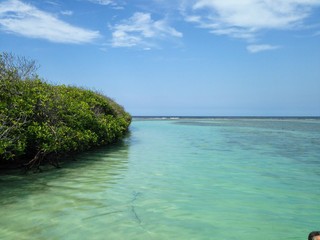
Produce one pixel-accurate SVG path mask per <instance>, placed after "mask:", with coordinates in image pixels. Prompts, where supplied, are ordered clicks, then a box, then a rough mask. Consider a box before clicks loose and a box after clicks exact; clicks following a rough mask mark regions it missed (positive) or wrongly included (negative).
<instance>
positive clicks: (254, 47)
mask: <svg viewBox="0 0 320 240" xmlns="http://www.w3.org/2000/svg"><path fill="white" fill-rule="evenodd" d="M278 48H280V46H272V45H268V44H259V45H249V46H247V50H248V51H249V52H251V53H257V52H261V51H267V50H275V49H278Z"/></svg>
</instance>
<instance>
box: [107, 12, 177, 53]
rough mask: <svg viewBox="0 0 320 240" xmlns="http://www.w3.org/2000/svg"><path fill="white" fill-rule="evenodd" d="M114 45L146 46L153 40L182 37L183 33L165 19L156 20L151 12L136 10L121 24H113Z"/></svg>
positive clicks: (148, 46)
mask: <svg viewBox="0 0 320 240" xmlns="http://www.w3.org/2000/svg"><path fill="white" fill-rule="evenodd" d="M111 29H112V30H113V33H112V46H113V47H133V46H145V47H146V48H150V46H151V45H153V44H152V42H151V41H152V40H156V39H166V38H168V37H182V33H181V32H178V31H177V30H176V29H174V28H172V27H170V26H169V25H168V24H167V22H166V20H165V19H162V20H158V21H154V20H153V19H152V18H151V15H150V14H149V13H141V12H136V13H135V14H134V15H133V16H132V17H131V18H129V19H128V20H125V21H123V22H122V23H121V24H116V25H115V26H111Z"/></svg>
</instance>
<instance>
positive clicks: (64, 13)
mask: <svg viewBox="0 0 320 240" xmlns="http://www.w3.org/2000/svg"><path fill="white" fill-rule="evenodd" d="M60 13H61V14H62V15H68V16H71V15H72V14H73V12H72V11H61V12H60Z"/></svg>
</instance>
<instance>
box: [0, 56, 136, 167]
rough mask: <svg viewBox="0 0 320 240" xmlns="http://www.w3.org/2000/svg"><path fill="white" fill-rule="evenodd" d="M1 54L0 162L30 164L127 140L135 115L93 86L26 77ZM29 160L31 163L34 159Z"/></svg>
mask: <svg viewBox="0 0 320 240" xmlns="http://www.w3.org/2000/svg"><path fill="white" fill-rule="evenodd" d="M16 71H17V70H16V69H7V68H6V66H5V62H4V61H3V58H2V56H1V55H0V160H2V161H5V160H6V161H10V160H16V159H29V160H30V159H31V161H30V162H32V160H33V161H38V162H39V164H40V160H41V161H42V160H43V159H46V157H48V156H51V157H52V156H58V155H60V154H62V153H66V152H75V151H83V150H87V149H90V148H92V147H96V146H101V145H106V144H109V143H112V142H115V141H117V140H118V139H121V138H122V137H123V136H124V134H125V133H126V131H127V129H128V126H129V124H130V122H131V116H130V115H129V114H128V113H126V112H125V111H124V109H123V108H122V107H121V106H119V105H118V104H117V103H115V102H114V101H112V100H111V99H109V98H107V97H105V96H103V95H101V94H98V93H95V92H93V91H90V90H85V89H80V88H77V87H69V86H65V85H61V86H53V85H50V84H47V83H46V82H43V81H41V80H40V79H39V78H38V77H37V76H34V77H32V78H26V79H25V80H21V78H20V77H19V75H18V74H16ZM30 162H29V163H30Z"/></svg>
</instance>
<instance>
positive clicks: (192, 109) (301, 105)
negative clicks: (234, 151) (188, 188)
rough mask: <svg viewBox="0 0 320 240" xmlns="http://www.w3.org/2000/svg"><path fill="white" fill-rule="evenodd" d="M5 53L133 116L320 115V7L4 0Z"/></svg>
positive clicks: (259, 1)
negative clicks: (100, 95) (98, 94)
mask: <svg viewBox="0 0 320 240" xmlns="http://www.w3.org/2000/svg"><path fill="white" fill-rule="evenodd" d="M0 47H1V48H0V51H7V52H13V53H15V54H18V55H23V56H27V57H29V58H31V59H35V60H37V61H38V63H39V64H40V65H41V68H40V69H39V75H40V77H42V78H44V79H45V80H46V81H48V82H51V83H55V84H66V85H76V86H84V87H87V88H89V89H94V90H99V91H101V92H103V93H104V94H106V95H108V96H109V97H111V98H113V99H115V100H116V101H117V102H118V103H120V104H121V105H123V106H124V107H125V109H126V110H127V111H129V112H130V113H131V114H132V115H189V116H190V115H205V116H320V0H223V1H222V0H180V1H176V0H132V1H125V0H119V1H116V0H47V1H46V0H42V1H36V0H5V1H0Z"/></svg>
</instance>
